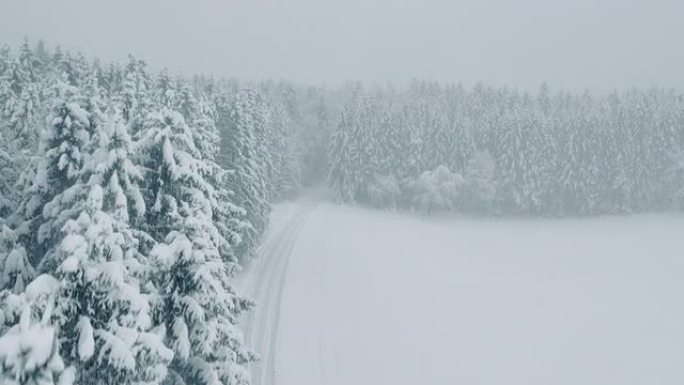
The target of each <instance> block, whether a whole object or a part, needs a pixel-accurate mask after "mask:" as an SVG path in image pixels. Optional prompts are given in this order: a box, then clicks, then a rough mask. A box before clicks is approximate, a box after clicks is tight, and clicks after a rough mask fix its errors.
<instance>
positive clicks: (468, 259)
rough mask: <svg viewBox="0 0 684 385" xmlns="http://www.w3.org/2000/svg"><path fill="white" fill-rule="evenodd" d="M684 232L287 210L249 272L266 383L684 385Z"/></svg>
mask: <svg viewBox="0 0 684 385" xmlns="http://www.w3.org/2000/svg"><path fill="white" fill-rule="evenodd" d="M683 229H684V217H681V216H669V215H649V216H634V217H612V218H593V219H566V220H523V219H520V220H497V219H448V220H447V219H434V220H433V219H425V218H417V217H412V216H409V215H402V214H387V213H380V212H375V211H368V210H363V209H355V208H354V209H353V208H348V207H343V206H336V205H333V204H328V203H321V204H318V205H315V207H313V206H312V205H311V204H310V202H308V201H306V200H304V201H300V202H295V203H288V204H285V205H281V206H279V207H277V208H276V210H275V212H274V215H273V224H272V226H271V228H270V230H269V232H268V233H267V235H266V239H265V242H264V246H263V247H262V260H259V261H257V262H255V263H254V264H253V265H252V266H251V267H249V268H248V269H247V271H246V272H245V273H244V275H243V276H242V277H241V281H242V282H241V284H242V287H243V290H244V291H245V292H246V294H248V295H251V296H252V297H254V298H256V299H257V301H259V306H258V308H257V310H256V311H255V312H254V313H253V314H252V315H251V316H250V319H248V320H246V323H247V325H246V339H247V342H248V344H249V346H251V347H253V348H254V349H256V350H257V351H258V352H259V354H260V355H261V356H262V362H260V363H257V364H254V365H253V367H252V372H253V377H254V378H253V379H254V383H255V384H257V385H259V384H261V385H265V384H277V385H322V384H325V385H349V384H373V385H375V384H392V385H403V384H412V385H414V384H450V385H451V384H469V385H470V384H497V385H501V384H520V385H535V384H539V385H542V384H543V385H548V384H554V385H563V384H567V385H577V384H582V385H592V384H620V385H627V384H649V385H651V384H659V385H666V384H682V383H684V361H682V357H684V327H683V326H682V325H684V306H682V303H683V300H684V279H683V277H684V256H683V255H682V254H681V250H684V237H682V236H681V234H682V230H683ZM275 261H278V263H275ZM256 277H259V278H260V280H259V279H256Z"/></svg>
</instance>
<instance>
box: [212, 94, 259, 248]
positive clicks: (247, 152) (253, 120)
mask: <svg viewBox="0 0 684 385" xmlns="http://www.w3.org/2000/svg"><path fill="white" fill-rule="evenodd" d="M218 112H219V130H220V135H221V155H220V164H221V165H222V166H223V168H225V169H227V170H230V173H229V174H228V185H229V186H230V187H231V190H232V191H233V192H234V202H235V204H236V205H238V206H240V207H242V208H244V209H245V212H246V216H245V220H246V221H247V222H249V224H250V227H249V228H247V229H245V232H244V233H243V237H242V242H241V244H240V245H239V246H238V248H237V249H236V253H237V255H238V257H239V258H240V259H246V258H251V257H252V253H253V252H254V251H255V248H256V246H257V245H258V243H259V240H260V237H261V234H262V232H263V231H264V229H265V228H266V224H267V222H268V213H269V211H270V199H269V198H270V197H269V192H271V191H272V188H271V186H270V184H271V181H270V180H269V170H270V169H272V164H271V159H270V154H269V153H268V150H267V128H268V118H269V117H268V111H267V109H266V106H265V105H264V101H263V99H262V98H261V97H260V95H258V94H257V93H256V92H255V91H253V90H251V89H242V90H240V91H239V92H238V93H237V94H236V95H234V96H233V97H232V98H229V99H227V100H226V99H222V100H220V101H219V103H218Z"/></svg>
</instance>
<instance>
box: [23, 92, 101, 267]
mask: <svg viewBox="0 0 684 385" xmlns="http://www.w3.org/2000/svg"><path fill="white" fill-rule="evenodd" d="M59 95H60V99H59V101H58V102H57V104H56V106H55V107H54V108H53V112H52V115H51V116H52V117H51V123H50V126H49V127H48V129H47V130H45V132H44V133H43V135H42V138H41V143H40V147H39V152H38V154H39V157H38V161H37V164H35V165H33V166H32V167H31V168H30V169H29V171H28V172H27V173H26V174H25V175H24V176H23V177H22V179H23V181H24V183H23V184H24V185H25V190H24V193H23V199H22V201H21V202H20V204H19V207H18V210H17V213H16V218H15V221H17V222H18V223H19V227H18V229H17V231H18V233H19V234H20V237H21V239H22V243H23V244H24V245H25V246H26V249H27V252H28V255H29V259H30V260H31V262H32V263H33V264H34V266H37V264H38V262H40V261H41V259H43V257H44V255H45V253H46V252H48V251H50V250H51V249H52V247H53V246H54V245H55V244H56V243H57V242H58V240H59V239H60V238H61V229H62V226H63V225H64V223H65V222H66V220H68V219H69V218H73V217H75V216H76V215H78V212H79V211H80V207H79V202H82V201H84V200H85V199H84V198H83V183H82V182H83V181H82V168H83V166H84V164H85V162H86V158H87V152H86V148H87V146H88V145H89V142H90V132H91V130H92V127H91V121H90V116H89V114H88V112H87V111H86V110H85V109H84V108H83V106H82V105H81V104H79V101H82V95H81V94H80V92H79V90H78V89H76V88H74V87H70V86H66V85H63V84H62V85H61V86H60V87H59Z"/></svg>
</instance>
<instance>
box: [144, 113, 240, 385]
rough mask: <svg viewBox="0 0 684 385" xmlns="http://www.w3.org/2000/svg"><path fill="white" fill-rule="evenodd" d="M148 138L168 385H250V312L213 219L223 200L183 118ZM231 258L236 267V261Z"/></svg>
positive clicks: (158, 126)
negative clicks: (242, 318)
mask: <svg viewBox="0 0 684 385" xmlns="http://www.w3.org/2000/svg"><path fill="white" fill-rule="evenodd" d="M151 118H152V119H153V120H152V121H151V122H149V125H148V132H147V133H146V135H145V143H144V152H145V154H146V158H147V159H148V164H147V169H148V170H150V173H149V175H147V176H146V178H145V180H146V183H147V185H146V189H147V190H148V191H149V193H150V195H148V196H147V199H149V201H148V202H149V203H148V205H149V207H148V213H147V220H148V226H149V231H150V233H151V234H152V235H153V236H154V237H155V238H156V239H158V240H159V241H160V243H159V244H157V245H156V246H155V248H154V249H153V250H152V253H151V257H152V259H153V260H154V262H155V264H156V265H155V266H156V267H155V275H154V278H153V280H154V282H155V285H156V287H157V288H158V293H157V295H156V300H155V321H156V323H157V324H161V325H165V326H166V328H167V335H166V344H167V346H169V347H171V348H172V349H173V351H174V358H173V362H172V364H171V367H170V369H171V372H170V374H169V376H170V377H169V379H168V381H169V383H174V384H188V385H189V384H193V385H194V384H211V385H218V384H223V385H233V384H237V385H239V384H247V383H248V382H249V378H248V374H247V371H246V368H245V365H246V364H247V363H248V362H250V361H252V360H253V355H252V354H251V353H250V352H249V351H248V350H247V349H246V348H245V347H244V346H243V342H242V334H241V332H240V329H239V328H238V325H237V322H238V317H239V315H240V314H241V313H242V312H244V311H246V310H248V309H249V308H250V303H249V302H248V301H246V300H245V299H243V298H241V297H240V296H239V295H238V294H237V293H236V292H235V289H234V288H233V286H232V275H233V274H234V273H235V271H236V269H237V268H238V267H237V264H236V263H235V262H234V261H235V259H234V257H231V256H230V255H231V253H232V249H231V247H230V243H229V241H228V240H226V239H225V238H224V237H223V236H222V234H221V231H220V230H219V229H218V228H217V226H216V224H215V223H214V221H213V218H214V208H215V207H216V206H217V205H218V202H217V199H219V196H218V194H217V193H216V190H215V189H214V187H213V186H212V185H211V184H210V183H208V181H207V180H206V179H205V175H206V174H207V173H208V172H210V170H209V167H208V165H207V163H206V162H204V161H203V160H202V159H201V157H200V155H199V154H198V151H197V149H196V147H195V145H194V142H193V139H192V134H191V132H190V130H189V128H188V126H187V125H186V124H185V121H184V120H183V117H182V116H181V115H180V114H179V113H177V112H173V111H171V110H168V109H165V108H164V109H162V110H161V111H159V112H158V113H156V114H154V116H152V117H151ZM231 260H232V262H231Z"/></svg>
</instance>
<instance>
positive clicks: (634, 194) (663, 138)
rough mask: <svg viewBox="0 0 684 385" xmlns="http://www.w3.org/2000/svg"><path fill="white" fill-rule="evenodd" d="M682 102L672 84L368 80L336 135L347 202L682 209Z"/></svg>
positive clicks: (535, 210)
mask: <svg viewBox="0 0 684 385" xmlns="http://www.w3.org/2000/svg"><path fill="white" fill-rule="evenodd" d="M683 145H684V99H683V97H682V95H681V94H679V93H676V92H674V91H670V90H665V89H657V88H653V89H645V90H636V89H635V90H628V91H624V92H613V93H610V94H607V95H591V94H589V93H586V92H585V93H579V94H572V93H567V92H551V91H550V90H549V88H548V87H547V86H545V85H544V86H542V87H541V89H540V90H539V91H538V92H537V93H534V94H530V93H521V92H517V91H515V90H510V89H505V88H501V89H497V88H490V87H485V86H482V85H477V86H476V87H474V88H473V89H470V90H466V89H464V88H463V87H460V86H442V85H439V84H435V83H431V82H422V81H415V82H413V83H412V84H411V86H410V87H408V88H407V89H406V90H399V91H397V90H395V89H374V90H371V91H365V90H363V89H362V88H361V87H360V86H359V87H357V88H356V90H355V92H354V93H353V96H352V97H351V98H350V100H349V102H348V103H347V104H346V106H345V108H344V110H343V113H342V117H341V120H340V122H339V124H338V127H337V131H336V132H335V134H334V135H333V139H332V141H331V144H330V179H329V181H330V184H331V185H332V186H333V188H334V189H335V191H336V192H337V194H338V196H339V197H340V199H341V200H343V201H346V202H361V203H368V204H374V205H378V206H385V207H386V206H399V207H406V208H413V209H421V210H425V211H428V212H431V211H437V210H443V211H461V212H471V213H487V214H491V213H495V214H526V215H554V216H556V215H591V214H601V213H629V212H640V211H646V210H664V209H672V208H679V207H680V206H681V204H682V203H683V202H682V198H683V196H682V193H684V179H682V177H683V175H682V156H681V154H682V149H683V148H684V147H683Z"/></svg>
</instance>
